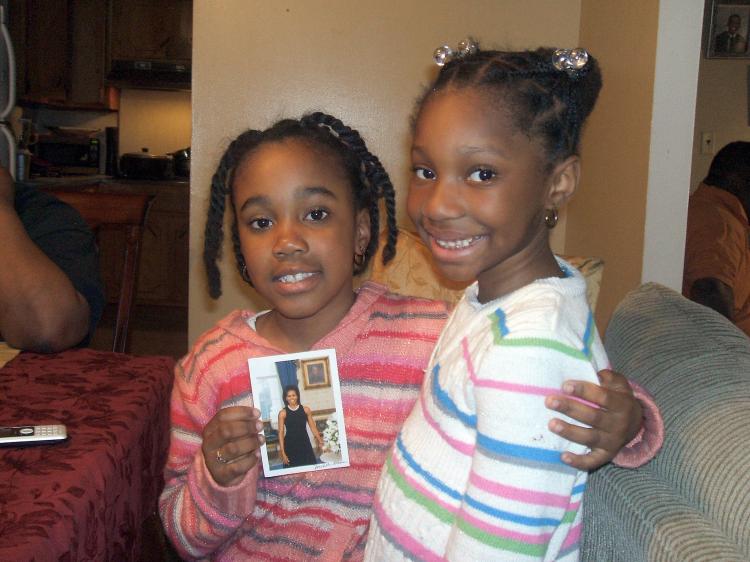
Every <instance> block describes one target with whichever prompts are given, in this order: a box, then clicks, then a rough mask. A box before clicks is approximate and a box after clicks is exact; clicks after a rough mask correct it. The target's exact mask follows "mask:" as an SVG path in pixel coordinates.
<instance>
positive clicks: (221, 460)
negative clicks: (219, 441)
mask: <svg viewBox="0 0 750 562" xmlns="http://www.w3.org/2000/svg"><path fill="white" fill-rule="evenodd" d="M216 460H217V461H218V462H220V463H221V464H227V463H228V462H229V459H225V458H224V457H222V456H221V447H220V448H218V449H216Z"/></svg>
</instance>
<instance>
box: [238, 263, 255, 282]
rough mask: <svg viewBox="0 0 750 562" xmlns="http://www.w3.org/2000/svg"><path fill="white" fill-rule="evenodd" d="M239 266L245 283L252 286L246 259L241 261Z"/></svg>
mask: <svg viewBox="0 0 750 562" xmlns="http://www.w3.org/2000/svg"><path fill="white" fill-rule="evenodd" d="M239 265H240V275H241V276H242V279H243V281H245V282H247V283H250V284H251V285H252V281H250V275H249V274H248V272H247V265H246V264H245V258H242V257H241V258H240V259H239Z"/></svg>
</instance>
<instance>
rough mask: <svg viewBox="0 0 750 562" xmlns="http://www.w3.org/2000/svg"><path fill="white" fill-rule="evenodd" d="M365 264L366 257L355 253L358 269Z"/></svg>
mask: <svg viewBox="0 0 750 562" xmlns="http://www.w3.org/2000/svg"><path fill="white" fill-rule="evenodd" d="M363 263H365V255H364V254H360V253H359V252H355V254H354V265H355V266H356V267H362V264H363Z"/></svg>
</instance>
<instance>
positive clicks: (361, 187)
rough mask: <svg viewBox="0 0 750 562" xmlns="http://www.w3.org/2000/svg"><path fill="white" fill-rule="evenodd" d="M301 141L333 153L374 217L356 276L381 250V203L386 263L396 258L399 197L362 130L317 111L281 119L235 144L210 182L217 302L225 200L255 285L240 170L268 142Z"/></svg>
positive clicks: (240, 265)
mask: <svg viewBox="0 0 750 562" xmlns="http://www.w3.org/2000/svg"><path fill="white" fill-rule="evenodd" d="M291 138H296V139H300V140H303V141H305V142H308V143H310V144H311V145H313V146H317V147H320V148H324V149H327V150H329V151H330V152H331V153H333V154H334V155H335V156H336V157H337V158H338V159H339V162H340V163H341V165H342V167H343V168H344V170H345V172H346V175H347V177H348V178H349V182H350V185H351V188H352V193H353V196H354V203H355V208H356V210H360V209H366V210H367V211H368V213H369V215H370V225H371V232H372V233H373V235H372V236H371V238H370V242H369V244H368V246H367V248H366V250H365V255H364V260H363V263H362V264H361V265H359V266H357V269H356V270H355V272H354V273H355V274H358V273H361V272H362V271H364V270H365V269H366V268H367V264H368V263H369V261H370V259H371V258H372V256H373V255H375V253H376V251H377V248H378V232H379V229H380V226H379V219H380V208H379V200H380V199H381V198H382V199H383V201H384V203H385V210H386V220H387V229H388V235H387V239H386V245H385V248H384V249H383V263H387V262H388V261H389V260H391V259H392V258H393V256H394V255H395V248H396V239H397V236H398V228H397V226H396V205H395V200H396V194H395V190H394V189H393V185H392V183H391V180H390V177H389V176H388V173H387V172H386V171H385V169H384V168H383V165H382V164H381V163H380V160H379V159H378V157H377V156H375V155H374V154H372V153H371V152H370V151H369V150H368V148H367V145H366V144H365V141H364V140H363V139H362V137H361V136H360V134H359V132H357V131H356V130H355V129H352V128H351V127H349V126H347V125H345V124H344V123H343V122H342V121H341V120H339V119H337V118H336V117H333V116H331V115H327V114H325V113H321V112H317V113H312V114H310V115H305V116H303V117H302V118H301V119H299V120H297V119H282V120H281V121H278V122H277V123H275V124H274V125H272V126H271V127H269V128H268V129H265V130H264V131H257V130H252V129H251V130H247V131H245V132H243V133H242V134H240V135H239V136H238V137H237V138H236V139H235V140H233V141H232V142H231V143H230V145H229V147H228V148H227V149H226V151H225V152H224V154H223V155H222V157H221V159H220V161H219V165H218V166H217V169H216V172H215V173H214V175H213V178H212V180H211V195H210V202H209V208H208V214H207V219H206V228H205V239H204V248H203V262H204V265H205V267H206V274H207V276H208V287H209V294H210V295H211V297H212V298H214V299H216V298H218V297H219V296H221V273H220V271H219V267H218V260H219V258H220V257H221V247H222V243H223V236H224V232H223V222H224V214H225V212H226V200H227V198H229V200H230V203H231V209H232V211H233V212H232V227H231V238H232V247H233V250H234V254H235V260H236V264H237V270H238V271H239V272H240V275H241V276H242V278H243V279H244V280H245V281H246V282H247V283H250V277H249V275H248V273H247V269H246V267H245V260H244V257H243V256H242V248H241V247H240V239H239V231H238V227H237V219H236V213H235V208H234V200H233V198H232V189H233V184H234V178H235V174H236V171H237V169H238V167H239V166H240V165H241V164H242V163H243V162H244V161H245V160H246V159H247V158H248V156H249V155H250V154H251V153H252V152H253V151H255V150H257V149H258V147H260V146H261V145H262V144H264V143H271V142H280V141H283V140H285V139H291Z"/></svg>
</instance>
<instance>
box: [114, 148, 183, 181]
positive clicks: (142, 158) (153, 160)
mask: <svg viewBox="0 0 750 562" xmlns="http://www.w3.org/2000/svg"><path fill="white" fill-rule="evenodd" d="M120 175H121V176H122V177H125V178H129V179H138V180H171V179H173V178H174V158H173V157H172V155H171V154H163V155H160V156H154V155H152V154H149V152H148V149H147V148H144V149H142V150H141V152H128V153H126V154H123V155H122V156H121V157H120Z"/></svg>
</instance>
